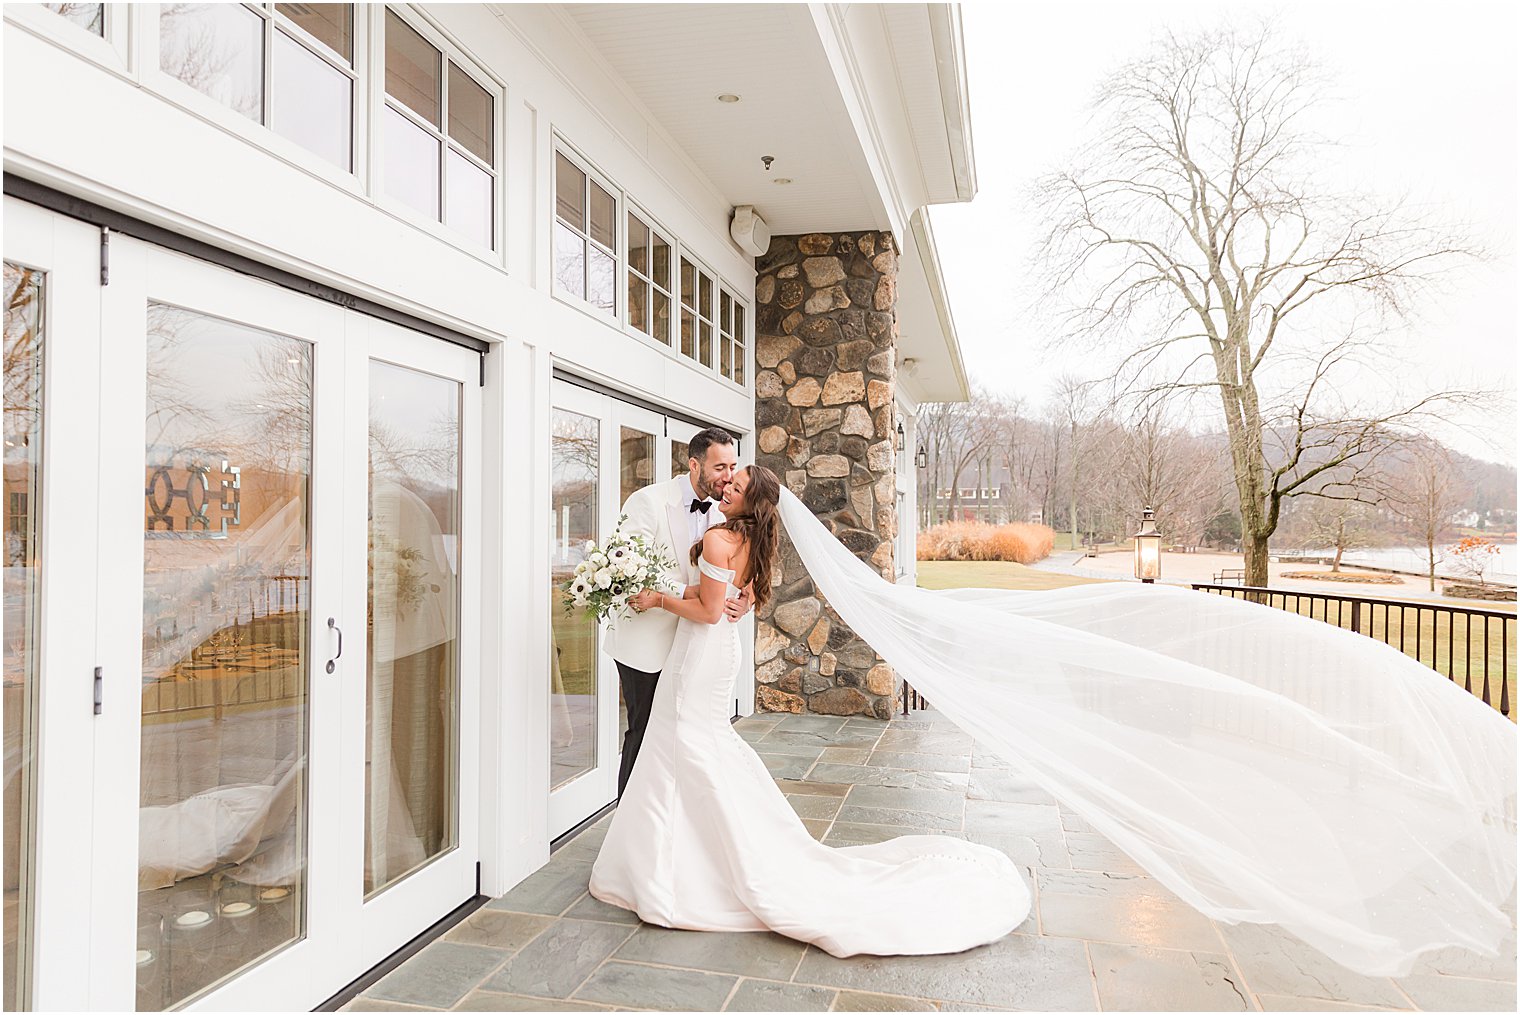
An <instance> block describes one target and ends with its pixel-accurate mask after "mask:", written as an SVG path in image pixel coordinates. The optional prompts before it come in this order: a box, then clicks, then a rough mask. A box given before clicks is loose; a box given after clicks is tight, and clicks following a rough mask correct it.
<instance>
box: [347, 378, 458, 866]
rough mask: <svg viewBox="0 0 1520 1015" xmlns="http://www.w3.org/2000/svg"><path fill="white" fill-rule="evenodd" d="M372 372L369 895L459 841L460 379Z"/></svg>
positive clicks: (366, 845)
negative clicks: (452, 379)
mask: <svg viewBox="0 0 1520 1015" xmlns="http://www.w3.org/2000/svg"><path fill="white" fill-rule="evenodd" d="M369 378H370V387H369V391H370V394H369V611H368V616H369V624H368V631H369V635H368V644H369V656H368V664H367V671H368V672H367V674H366V676H367V680H368V695H367V702H368V709H367V712H368V717H369V722H368V723H367V724H366V725H367V735H366V738H365V772H367V773H368V778H367V779H366V780H365V795H364V804H365V806H364V894H365V895H366V896H368V895H371V894H373V893H374V892H375V891H376V890H378V889H380V888H384V887H385V886H386V885H388V884H391V883H393V882H395V881H397V880H399V879H400V878H402V877H405V876H406V875H407V874H409V873H411V872H412V871H414V870H416V869H417V868H419V867H421V866H423V865H424V864H426V863H427V862H428V861H429V860H431V859H433V858H434V857H436V856H438V855H439V854H441V853H443V852H445V851H447V850H449V849H452V848H453V847H454V845H455V844H456V843H457V842H458V841H459V840H458V831H459V830H458V801H459V779H458V773H459V735H458V730H459V679H458V665H459V543H460V531H459V521H460V515H459V490H460V483H459V434H460V426H459V422H460V420H459V398H460V395H459V383H458V382H457V381H451V380H446V379H444V378H441V377H434V376H431V375H429V374H423V373H417V372H415V371H412V370H407V369H404V368H402V367H398V366H392V365H390V364H389V363H379V362H375V361H373V360H372V361H371V362H370V365H369Z"/></svg>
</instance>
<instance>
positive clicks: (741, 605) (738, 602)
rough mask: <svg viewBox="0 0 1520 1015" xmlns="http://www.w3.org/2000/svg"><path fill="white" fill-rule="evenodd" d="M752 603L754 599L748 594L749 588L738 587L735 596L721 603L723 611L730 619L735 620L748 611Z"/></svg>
mask: <svg viewBox="0 0 1520 1015" xmlns="http://www.w3.org/2000/svg"><path fill="white" fill-rule="evenodd" d="M754 605H755V599H754V597H753V596H751V595H750V593H749V589H740V590H739V594H738V595H737V596H735V597H734V598H733V599H729V600H726V601H725V602H724V603H723V612H724V614H726V615H727V617H728V619H729V620H730V621H735V620H738V619H739V618H740V617H742V616H744V615H745V614H746V613H748V612H749V611H750V607H752V606H754Z"/></svg>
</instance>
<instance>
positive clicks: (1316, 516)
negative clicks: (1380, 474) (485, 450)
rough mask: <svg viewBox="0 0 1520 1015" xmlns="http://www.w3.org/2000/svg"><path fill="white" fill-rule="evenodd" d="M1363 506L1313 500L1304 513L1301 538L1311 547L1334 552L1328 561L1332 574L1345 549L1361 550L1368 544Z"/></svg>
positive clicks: (1352, 503) (1345, 501)
mask: <svg viewBox="0 0 1520 1015" xmlns="http://www.w3.org/2000/svg"><path fill="white" fill-rule="evenodd" d="M1367 510H1368V509H1367V505H1366V504H1363V503H1361V502H1359V501H1355V500H1325V499H1321V500H1317V501H1316V502H1315V503H1314V505H1313V506H1312V507H1311V508H1310V509H1309V511H1308V512H1307V517H1306V518H1305V522H1306V525H1305V527H1304V538H1305V539H1306V540H1307V541H1308V544H1309V545H1310V546H1313V547H1321V546H1324V547H1329V548H1330V549H1332V550H1334V551H1335V557H1334V558H1333V559H1332V560H1331V561H1330V570H1331V572H1332V573H1339V571H1340V569H1341V558H1342V557H1344V556H1345V555H1346V551H1347V550H1361V549H1365V548H1366V547H1368V546H1371V545H1372V533H1371V528H1370V526H1369V524H1368V517H1367Z"/></svg>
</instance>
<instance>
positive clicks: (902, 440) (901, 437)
mask: <svg viewBox="0 0 1520 1015" xmlns="http://www.w3.org/2000/svg"><path fill="white" fill-rule="evenodd" d="M907 442H908V434H907V431H905V430H903V425H902V420H898V421H897V449H896V450H898V451H901V450H902V449H903V445H904V444H906V443H907Z"/></svg>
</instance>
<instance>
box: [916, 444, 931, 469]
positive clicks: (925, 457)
mask: <svg viewBox="0 0 1520 1015" xmlns="http://www.w3.org/2000/svg"><path fill="white" fill-rule="evenodd" d="M915 461H916V462H917V463H918V467H919V468H920V469H927V468H928V467H929V451H928V449H927V448H925V447H924V446H923V445H922V444H920V445H919V446H918V454H917V456H915Z"/></svg>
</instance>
